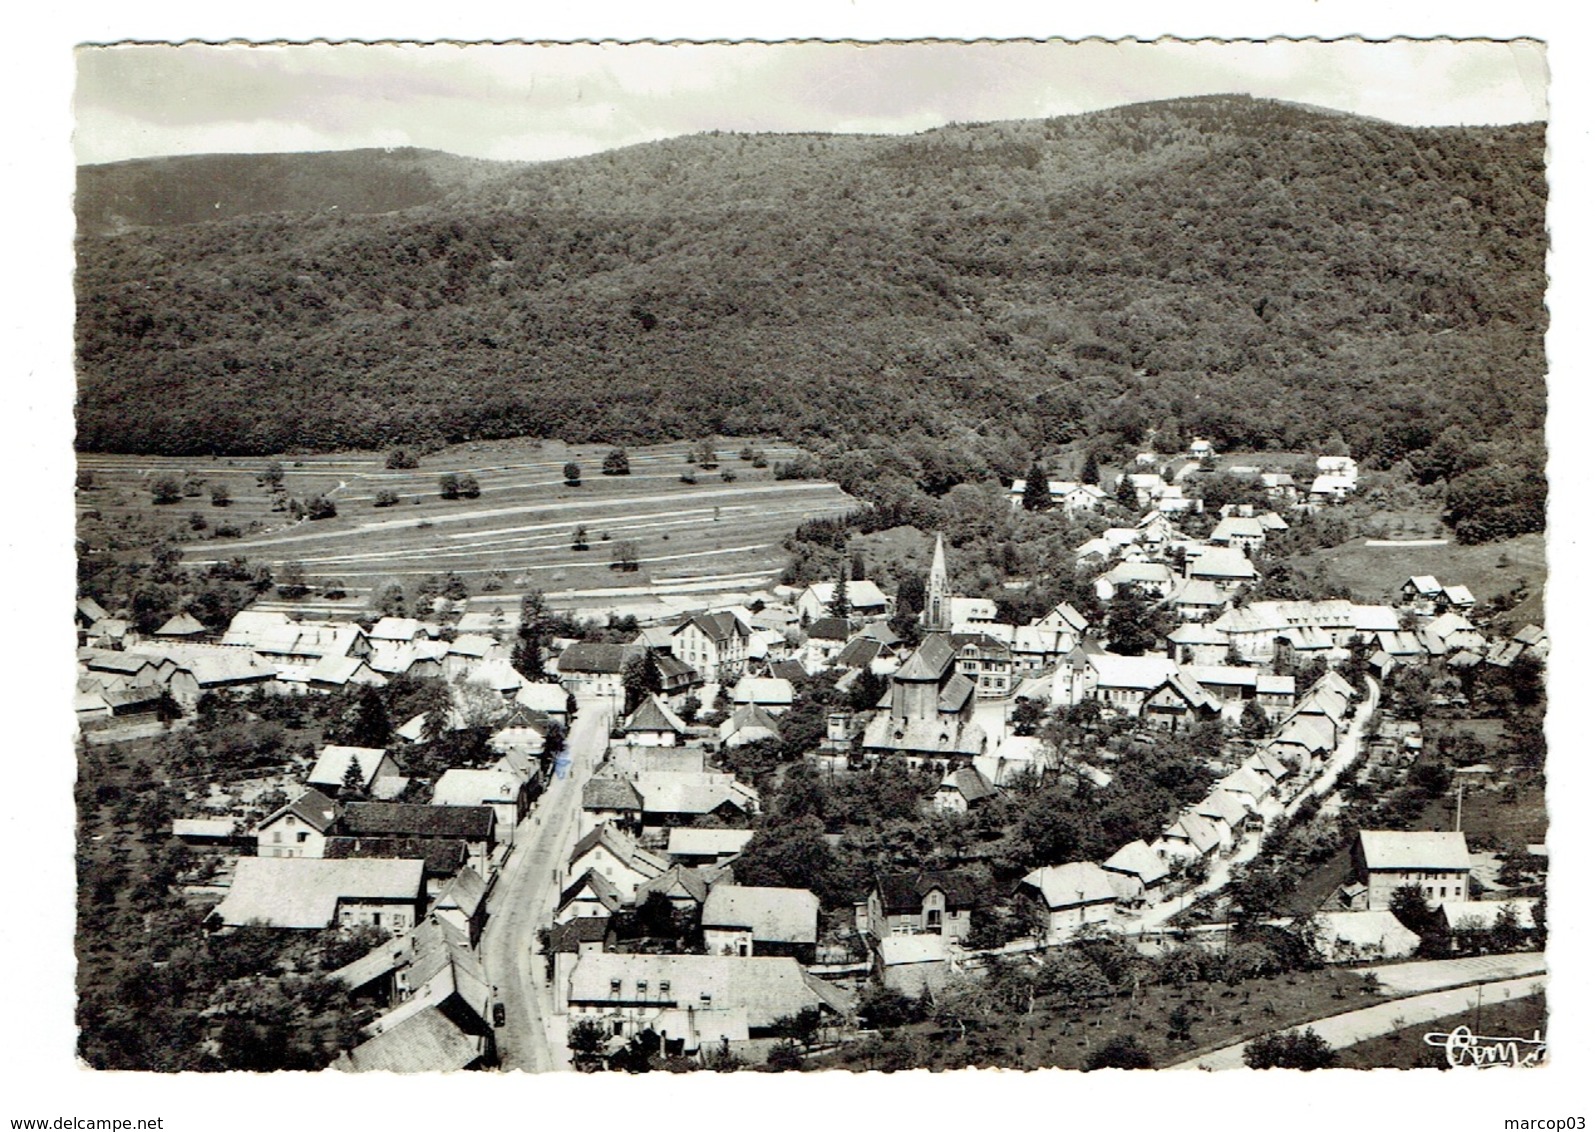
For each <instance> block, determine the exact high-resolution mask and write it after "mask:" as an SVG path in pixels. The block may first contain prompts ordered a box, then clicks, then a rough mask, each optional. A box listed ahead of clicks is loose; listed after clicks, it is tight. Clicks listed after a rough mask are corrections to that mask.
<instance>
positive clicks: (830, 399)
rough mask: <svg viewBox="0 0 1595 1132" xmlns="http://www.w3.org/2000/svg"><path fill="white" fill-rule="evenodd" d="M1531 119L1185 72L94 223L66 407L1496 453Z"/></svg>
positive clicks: (1514, 440) (635, 436)
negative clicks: (1277, 88)
mask: <svg viewBox="0 0 1595 1132" xmlns="http://www.w3.org/2000/svg"><path fill="white" fill-rule="evenodd" d="M1543 146H1544V134H1543V127H1542V126H1538V125H1523V126H1511V127H1501V128H1494V127H1491V128H1484V127H1477V128H1474V127H1470V128H1450V129H1422V130H1420V129H1411V128H1406V127H1402V126H1397V125H1393V124H1390V123H1383V122H1376V121H1372V120H1367V119H1358V118H1350V117H1326V116H1323V115H1320V114H1316V113H1314V112H1312V111H1310V110H1307V109H1304V108H1299V107H1285V106H1281V105H1278V104H1272V103H1262V102H1256V101H1251V100H1246V99H1239V98H1217V99H1195V100H1183V101H1176V102H1169V103H1159V104H1155V105H1149V106H1140V107H1125V108H1120V109H1117V110H1112V111H1105V112H1101V113H1097V114H1091V115H1084V116H1080V117H1077V118H1069V119H1054V120H1050V121H1044V122H1043V121H1036V122H1011V123H996V124H986V125H981V126H957V127H948V128H946V129H943V130H937V131H932V132H930V133H928V134H925V135H921V136H919V137H915V138H906V139H903V138H814V137H807V136H788V137H780V136H763V137H708V136H700V137H695V138H686V139H678V140H675V141H671V142H663V143H659V144H657V145H652V146H644V147H633V148H631V149H628V150H624V151H619V152H616V153H608V154H601V155H597V156H595V157H592V158H587V159H583V160H580V161H574V162H562V163H558V164H554V165H544V166H535V167H531V168H528V169H525V170H518V171H517V175H516V176H514V177H496V178H494V177H487V178H482V179H481V181H480V184H479V185H478V186H477V187H476V188H475V189H473V190H465V191H462V192H459V193H457V194H455V195H454V196H453V197H451V198H450V204H449V207H448V209H447V210H444V209H442V208H439V207H436V206H432V205H421V206H419V207H416V208H413V209H410V210H409V211H400V212H391V213H387V214H384V215H372V216H360V215H350V214H349V213H348V212H340V213H338V214H325V213H323V214H320V215H292V214H275V215H251V216H243V217H239V218H236V219H231V220H222V221H220V222H217V223H211V224H207V225H205V226H204V227H203V228H199V227H190V226H170V225H168V226H154V227H138V228H132V229H129V230H126V231H121V232H117V233H101V232H98V231H96V230H93V229H87V230H85V232H84V234H83V235H82V236H81V237H80V239H79V319H78V355H79V359H80V366H81V370H82V376H81V382H82V406H81V412H80V422H79V423H80V443H81V444H82V445H84V446H85V447H86V448H91V449H116V450H137V451H159V452H169V453H179V452H194V451H218V452H239V453H243V452H268V451H282V450H286V449H287V448H289V447H292V446H301V447H309V448H318V449H332V448H338V447H347V446H364V447H377V446H387V445H390V444H392V443H393V442H394V440H395V438H397V439H398V440H399V441H400V442H401V443H402V444H403V445H405V446H408V447H411V448H425V447H429V446H434V445H437V444H440V443H445V442H448V441H451V440H455V439H461V438H464V437H472V438H488V437H502V436H518V435H533V436H560V437H563V438H565V439H567V440H572V441H592V440H608V441H610V442H614V441H622V442H632V441H635V442H644V441H653V440H666V439H672V438H676V437H680V436H693V435H698V436H701V435H704V434H706V433H711V434H718V435H722V436H725V435H732V436H734V435H752V434H764V435H771V434H775V435H782V436H786V437H788V438H792V439H798V440H803V441H805V442H807V443H810V444H812V445H815V446H817V447H819V448H824V449H827V451H826V452H824V453H822V456H824V455H835V456H841V455H845V454H846V453H849V452H857V451H859V450H868V449H889V450H892V451H895V452H898V453H902V454H904V455H909V456H911V457H912V458H913V460H914V461H916V462H918V463H919V464H920V465H921V467H920V469H919V470H918V472H917V473H915V472H910V473H909V475H908V478H909V479H911V480H913V481H914V482H916V483H917V484H918V486H919V489H921V490H923V491H924V492H925V493H926V494H928V495H930V496H931V497H933V498H935V497H940V496H941V495H943V494H945V493H946V492H947V491H948V490H949V489H950V488H951V487H953V486H955V485H957V484H973V483H978V482H982V481H983V480H986V479H989V478H991V477H992V475H993V473H1000V474H1001V475H1004V476H1014V475H1023V474H1024V472H1025V470H1026V468H1028V467H1029V466H1030V463H1031V459H1030V457H1029V453H1032V452H1034V451H1038V450H1040V449H1042V448H1044V447H1047V446H1057V445H1066V444H1071V443H1074V442H1077V441H1081V440H1090V441H1092V442H1098V441H1100V442H1101V443H1103V444H1106V445H1109V446H1112V445H1116V444H1117V445H1137V444H1142V443H1144V442H1145V441H1146V439H1147V438H1148V437H1149V436H1151V435H1153V434H1154V433H1155V434H1156V435H1157V437H1158V438H1159V441H1160V443H1161V442H1167V441H1168V440H1171V439H1175V438H1178V439H1180V440H1183V439H1184V438H1186V437H1188V436H1190V435H1193V434H1195V435H1203V436H1207V437H1209V438H1211V439H1213V440H1214V441H1215V442H1216V443H1217V444H1218V445H1219V447H1220V448H1221V449H1223V448H1232V447H1253V448H1266V447H1275V448H1278V447H1283V448H1290V449H1301V448H1311V447H1314V446H1318V445H1321V444H1322V443H1323V442H1325V441H1327V440H1328V439H1329V434H1330V431H1331V430H1332V429H1338V430H1339V433H1340V434H1341V436H1342V437H1343V438H1344V440H1345V441H1346V442H1347V444H1348V446H1349V448H1350V450H1351V453H1352V454H1353V455H1355V456H1357V457H1358V458H1359V459H1360V460H1362V461H1364V462H1365V464H1366V465H1367V466H1368V467H1370V468H1379V467H1388V466H1390V465H1392V464H1394V463H1396V462H1398V461H1400V460H1401V459H1403V458H1404V457H1411V458H1413V459H1414V460H1415V462H1416V464H1417V465H1421V467H1422V468H1423V474H1425V475H1439V476H1444V477H1446V478H1450V477H1452V476H1457V477H1458V478H1460V477H1461V476H1463V475H1471V474H1474V473H1476V472H1480V471H1484V472H1488V473H1490V474H1492V475H1501V474H1504V470H1505V469H1512V468H1521V467H1525V466H1527V467H1533V466H1535V465H1536V464H1537V463H1539V456H1540V454H1541V453H1542V451H1543V442H1542V440H1541V438H1540V435H1541V430H1542V425H1543V417H1544V396H1545V395H1544V384H1543V372H1544V368H1545V366H1544V354H1543V348H1542V343H1541V338H1542V335H1543V330H1544V324H1545V311H1544V307H1543V301H1542V299H1543V291H1544V282H1545V277H1544V269H1543V256H1544V251H1545V244H1546V235H1545V227H1544V201H1545V178H1544V161H1543ZM261 160H266V159H264V158H263V159H261ZM277 160H278V161H279V163H280V162H281V161H282V160H285V159H277ZM170 171H171V180H172V181H173V183H174V184H179V183H180V182H181V178H182V176H183V173H182V171H181V166H180V165H172V166H171V167H170ZM150 176H151V175H150V173H149V171H148V170H144V171H141V172H140V174H139V177H141V178H142V179H141V180H138V181H137V183H136V184H130V185H129V191H130V192H132V193H133V194H134V195H138V194H139V193H143V194H146V195H148V194H149V193H151V192H152V191H153V189H154V186H153V184H152V182H151V180H150ZM128 177H129V180H130V181H131V180H133V175H132V174H128ZM760 200H764V201H769V202H778V203H775V204H774V206H772V207H770V208H759V207H749V202H750V201H755V202H757V201H760ZM600 210H601V211H600ZM623 264H624V265H626V266H627V275H626V279H627V283H626V285H625V286H622V287H619V288H617V287H615V286H614V285H613V280H614V278H615V277H616V276H615V269H616V268H617V267H618V266H620V265H623ZM882 264H885V265H889V268H886V269H883V268H882V267H881V266H880V265H882ZM241 328H247V330H246V329H241ZM838 343H844V344H845V345H844V346H842V347H840V348H839V347H838V345H837V344H838ZM443 359H446V360H447V365H446V367H445V366H444V365H443ZM510 375H524V376H510ZM329 386H335V387H336V388H337V389H338V390H339V393H340V395H339V396H338V397H337V398H327V397H323V396H319V392H320V391H321V390H324V389H325V388H328V387H329ZM616 390H619V391H621V392H620V393H618V394H617V393H616ZM131 403H137V404H139V405H140V406H141V411H140V412H138V413H129V412H127V411H125V406H126V405H128V404H131ZM1331 422H1332V423H1331ZM1459 436H1460V437H1475V438H1476V437H1486V438H1489V439H1488V442H1487V443H1486V444H1485V445H1484V449H1483V451H1482V459H1483V461H1484V462H1483V463H1478V462H1477V461H1478V459H1480V458H1481V453H1480V452H1478V451H1475V448H1474V446H1473V445H1471V444H1458V443H1457V442H1456V438H1457V437H1459ZM921 439H922V440H923V444H922V443H921V442H920V441H921ZM970 456H972V460H969V461H968V462H969V463H971V465H972V466H969V467H965V466H962V465H963V464H964V463H965V462H966V459H967V458H968V457H970ZM796 463H797V462H796V461H794V464H796ZM1470 465H1471V466H1470ZM879 470H880V471H882V472H886V473H893V474H895V473H896V471H897V470H896V468H895V467H894V466H893V465H892V464H891V463H883V464H882V466H881V468H880V469H879ZM797 471H798V469H796V468H795V467H794V468H787V469H783V473H785V474H796V473H797ZM1473 494H1475V492H1474V491H1473V490H1472V485H1470V484H1464V485H1463V487H1462V488H1460V489H1459V497H1460V499H1461V502H1462V503H1463V510H1464V511H1465V510H1466V509H1467V504H1468V499H1469V498H1470V497H1471V496H1472V495H1473ZM1533 495H1534V492H1533V490H1532V485H1530V487H1529V489H1528V490H1527V491H1526V494H1525V496H1524V500H1523V503H1524V506H1525V507H1526V508H1527V511H1528V512H1530V515H1529V517H1528V521H1532V511H1533V498H1532V497H1533ZM1514 510H1516V509H1515V508H1514ZM1503 524H1504V525H1505V526H1508V527H1509V526H1513V525H1521V522H1520V518H1503V519H1499V520H1498V519H1490V520H1488V521H1487V522H1486V523H1485V527H1486V528H1487V529H1492V530H1493V529H1500V528H1502V526H1503ZM1470 537H1471V535H1470ZM1485 537H1490V536H1488V535H1486V536H1485Z"/></svg>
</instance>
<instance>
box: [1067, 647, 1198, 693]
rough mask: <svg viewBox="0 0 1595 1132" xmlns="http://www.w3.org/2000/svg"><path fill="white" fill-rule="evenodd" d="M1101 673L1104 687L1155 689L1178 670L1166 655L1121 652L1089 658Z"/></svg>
mask: <svg viewBox="0 0 1595 1132" xmlns="http://www.w3.org/2000/svg"><path fill="white" fill-rule="evenodd" d="M1088 663H1089V664H1090V665H1091V667H1092V668H1094V669H1095V670H1096V673H1097V685H1098V687H1103V688H1140V689H1142V690H1144V691H1148V692H1150V691H1152V690H1153V689H1154V688H1156V687H1157V686H1158V685H1160V684H1162V683H1163V681H1165V680H1167V679H1168V678H1169V677H1170V676H1172V675H1174V673H1175V672H1176V671H1177V670H1178V666H1177V665H1176V664H1175V663H1174V662H1173V661H1172V660H1170V659H1169V658H1168V657H1166V656H1155V655H1154V656H1120V655H1119V654H1118V653H1111V652H1105V653H1097V654H1094V655H1092V656H1090V657H1089V658H1088Z"/></svg>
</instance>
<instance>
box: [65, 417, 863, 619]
mask: <svg viewBox="0 0 1595 1132" xmlns="http://www.w3.org/2000/svg"><path fill="white" fill-rule="evenodd" d="M743 443H744V442H742V441H737V442H735V443H731V442H725V443H722V444H721V445H720V446H719V451H718V455H719V459H720V464H719V466H718V467H717V468H713V469H704V468H697V469H696V475H697V480H698V482H697V483H695V484H688V483H682V482H681V479H680V477H681V474H682V472H684V471H686V470H687V469H688V467H689V465H688V464H687V462H686V459H685V451H686V444H685V443H681V444H675V445H670V446H663V445H661V446H653V447H649V448H638V449H632V450H629V456H630V465H631V474H630V475H626V476H605V475H602V474H600V469H601V466H602V462H603V457H604V455H605V453H606V452H607V451H608V448H607V447H604V446H595V445H574V446H567V445H564V444H561V443H559V442H554V441H549V442H543V443H540V444H539V443H531V442H508V441H506V442H494V443H482V444H465V445H459V446H455V447H453V448H449V449H447V450H445V451H442V452H438V453H434V454H432V455H430V456H427V457H425V458H423V459H422V460H421V461H420V467H418V468H415V469H411V470H407V471H394V470H389V469H387V468H385V467H384V466H383V465H384V456H383V454H380V453H352V454H335V455H326V456H305V457H301V458H297V459H294V458H288V457H284V458H281V463H282V465H283V471H284V473H285V482H284V486H285V489H286V491H287V492H288V493H289V494H290V495H292V496H295V497H297V498H301V499H303V498H308V497H310V496H312V495H315V494H326V495H327V496H328V497H329V498H331V499H332V500H333V501H334V502H335V503H336V504H337V507H338V514H337V515H336V517H334V518H331V519H324V520H319V521H315V522H310V521H304V522H299V523H294V522H292V521H291V520H289V518H288V516H287V515H286V514H285V513H283V512H273V511H272V510H271V503H270V496H269V493H268V492H267V491H266V489H265V488H264V487H262V486H261V485H259V484H258V483H257V482H256V477H257V475H258V474H259V472H260V470H261V469H263V468H264V467H265V466H266V464H267V462H268V461H267V459H266V458H260V459H256V460H241V459H240V460H204V459H193V460H171V459H162V458H139V457H130V456H111V455H93V454H90V455H85V456H83V457H81V458H80V467H82V468H84V469H87V470H89V471H91V472H93V474H94V480H95V488H94V490H92V491H89V492H83V493H80V496H79V506H80V508H89V507H92V508H94V509H95V510H97V511H98V512H99V513H100V517H101V520H102V521H104V522H108V523H116V522H119V521H121V520H123V519H126V520H127V521H131V522H137V523H143V524H145V525H149V524H151V523H160V522H165V523H166V524H167V525H168V527H169V528H170V529H173V530H178V531H181V532H183V534H184V535H185V537H189V538H190V539H191V541H189V542H188V543H187V544H186V545H185V546H184V563H185V564H187V565H190V566H202V565H206V564H208V563H209V562H212V561H217V560H225V559H227V558H231V557H234V556H243V557H246V558H248V559H249V560H250V561H251V562H264V563H266V564H268V565H271V566H273V567H274V568H275V567H278V566H280V565H281V564H282V563H284V562H298V563H301V564H303V566H304V569H305V574H306V577H307V579H308V580H309V582H310V583H311V584H312V585H313V586H314V585H318V584H321V583H325V582H326V581H329V580H331V579H338V580H341V581H342V582H343V583H344V586H345V588H346V589H347V590H348V592H349V595H350V599H351V600H359V599H360V598H361V597H362V596H363V595H365V594H367V593H369V592H370V591H372V590H373V589H376V588H378V587H380V586H382V585H384V584H386V583H388V582H390V581H396V582H398V583H399V584H401V585H404V586H406V587H408V586H411V585H413V584H414V583H415V582H417V581H419V580H420V579H421V578H423V577H425V576H427V575H431V574H440V573H444V572H447V571H454V572H456V573H458V574H460V575H461V576H462V577H463V578H464V579H465V581H466V583H467V585H468V586H469V588H470V589H471V591H472V592H473V593H481V592H482V591H483V583H489V580H490V579H492V581H491V582H490V583H489V589H491V590H493V591H503V593H504V595H505V599H506V600H513V595H514V594H515V593H517V592H518V591H520V590H522V589H528V588H539V589H544V590H547V591H551V592H562V593H571V592H578V593H579V592H585V591H590V590H616V589H620V590H623V591H627V592H635V593H638V594H650V593H657V592H688V593H690V592H694V591H700V592H701V591H703V590H704V589H706V588H707V589H713V588H715V587H716V586H719V587H721V588H727V587H731V588H744V589H746V588H754V587H756V586H759V585H764V584H768V582H769V581H770V580H771V579H773V578H774V576H775V575H776V574H777V573H778V572H779V571H780V569H781V567H782V566H783V565H784V564H785V561H786V555H785V552H784V551H783V550H782V547H781V543H782V540H783V539H784V538H785V537H786V536H787V535H789V534H790V533H791V532H792V530H793V529H794V528H796V527H797V525H798V524H799V523H801V522H802V521H803V520H805V519H808V518H812V517H816V516H825V515H836V514H841V513H843V512H846V511H848V510H850V509H851V508H852V507H854V506H855V502H854V501H853V500H852V499H851V498H850V497H849V496H847V495H845V494H844V493H843V492H842V491H841V490H840V489H839V488H837V487H836V486H835V485H834V484H830V483H825V482H822V481H804V480H793V481H780V482H778V481H776V480H775V478H774V474H773V467H771V468H754V467H752V465H751V463H750V462H748V461H745V460H741V459H739V458H738V457H737V452H738V450H739V449H740V448H741V447H742V446H743ZM752 444H753V447H755V448H762V450H763V451H764V453H765V455H766V456H767V457H768V458H769V460H770V462H771V464H772V465H773V464H774V463H775V462H776V461H778V460H783V459H790V458H791V457H792V456H794V455H795V454H796V450H795V449H792V448H790V447H785V446H781V445H776V444H762V443H760V442H758V441H754V442H752ZM572 460H573V461H575V462H576V463H578V464H579V465H580V466H581V468H582V482H581V485H580V486H579V487H567V486H565V484H564V478H563V472H562V469H563V467H564V465H565V463H566V462H567V461H572ZM446 472H455V473H466V472H469V473H470V474H471V475H473V476H475V477H476V479H477V480H478V482H479V483H480V486H481V494H480V496H479V497H477V498H474V499H464V498H461V499H455V500H445V499H443V498H441V497H440V496H439V494H438V477H439V476H440V475H442V474H444V473H446ZM163 473H171V474H175V475H176V476H178V478H179V479H182V478H183V477H184V476H186V475H195V476H202V477H204V478H205V479H206V480H207V481H208V483H207V487H206V489H205V493H204V494H203V495H202V496H200V497H196V498H192V499H184V500H183V501H182V502H179V503H175V504H168V505H165V506H159V507H158V506H156V505H155V504H154V503H153V502H152V501H151V496H150V492H149V485H150V483H151V482H152V481H153V477H154V476H156V475H159V474H163ZM727 475H729V476H731V477H732V479H730V480H727V479H725V478H723V477H725V476H727ZM214 482H224V483H226V484H227V486H228V490H229V492H230V493H231V496H232V500H233V501H232V503H231V504H230V505H229V506H227V507H225V508H219V507H213V506H211V501H210V497H209V490H208V484H209V483H214ZM379 491H391V492H393V493H395V494H396V495H397V496H398V497H399V500H398V502H397V503H396V504H394V505H391V506H387V507H377V506H376V505H375V504H376V496H377V493H378V492H379ZM193 511H199V512H200V513H202V514H203V515H204V516H205V518H206V519H207V520H209V521H210V523H211V525H212V529H211V530H207V531H204V532H201V533H200V534H199V535H197V536H192V535H189V533H188V516H189V514H190V512H193ZM218 521H226V522H230V523H232V524H234V525H236V526H238V527H239V528H240V531H241V532H242V533H241V537H237V538H217V537H214V535H213V528H214V525H215V523H216V522H218ZM579 526H584V527H586V529H587V534H588V542H589V549H587V550H585V551H578V550H573V549H572V536H573V534H574V532H575V530H576V528H577V527H579ZM623 542H624V543H631V544H634V548H635V555H636V560H637V563H638V569H636V570H635V571H632V572H625V573H622V572H620V571H617V570H612V569H611V568H610V564H611V562H612V560H613V555H614V548H615V546H616V545H618V544H620V543H623Z"/></svg>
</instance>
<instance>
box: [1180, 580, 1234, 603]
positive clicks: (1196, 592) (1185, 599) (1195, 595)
mask: <svg viewBox="0 0 1595 1132" xmlns="http://www.w3.org/2000/svg"><path fill="white" fill-rule="evenodd" d="M1172 596H1173V601H1174V604H1175V605H1190V606H1195V607H1198V608H1202V609H1217V608H1218V607H1219V606H1221V605H1223V604H1224V603H1225V602H1227V601H1228V600H1229V597H1228V595H1226V594H1225V593H1224V591H1223V590H1221V589H1219V588H1218V584H1217V583H1216V582H1213V581H1212V580H1211V579H1208V578H1186V579H1185V580H1184V581H1183V582H1181V583H1180V584H1179V585H1178V586H1177V587H1175V590H1174V593H1173V595H1172Z"/></svg>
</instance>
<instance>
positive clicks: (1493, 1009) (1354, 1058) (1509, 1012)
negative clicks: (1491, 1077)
mask: <svg viewBox="0 0 1595 1132" xmlns="http://www.w3.org/2000/svg"><path fill="white" fill-rule="evenodd" d="M1546 1021H1547V1016H1546V1011H1545V996H1544V995H1543V994H1535V995H1529V996H1528V997H1527V998H1518V999H1513V1000H1512V1001H1511V1002H1497V1003H1491V1004H1490V1005H1488V1006H1485V1007H1483V1008H1482V1009H1480V1010H1478V1011H1472V1010H1470V1011H1467V1012H1466V1013H1464V1014H1453V1015H1451V1016H1450V1017H1448V1018H1437V1019H1435V1020H1434V1021H1433V1022H1424V1023H1420V1024H1419V1025H1416V1026H1406V1027H1404V1028H1402V1029H1400V1030H1393V1031H1391V1032H1390V1033H1388V1034H1385V1035H1384V1036H1382V1037H1378V1038H1369V1039H1368V1040H1367V1041H1365V1042H1358V1043H1357V1044H1356V1045H1354V1046H1347V1047H1346V1048H1345V1049H1343V1050H1341V1051H1340V1052H1339V1054H1338V1055H1337V1056H1336V1058H1335V1065H1336V1067H1337V1068H1342V1069H1433V1068H1436V1067H1438V1066H1441V1065H1443V1064H1444V1062H1445V1051H1444V1050H1442V1049H1439V1048H1438V1047H1435V1046H1430V1045H1425V1044H1424V1041H1423V1035H1424V1034H1429V1033H1448V1032H1450V1031H1451V1030H1453V1029H1455V1028H1456V1027H1457V1026H1466V1027H1468V1029H1469V1030H1471V1031H1472V1032H1473V1033H1474V1034H1475V1035H1482V1036H1487V1037H1495V1038H1531V1037H1533V1036H1534V1032H1535V1031H1536V1030H1538V1031H1539V1034H1540V1037H1541V1038H1542V1039H1546V1038H1548V1037H1549V1031H1548V1030H1547V1028H1546ZM1502 1072H1507V1070H1505V1069H1503V1070H1502Z"/></svg>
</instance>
